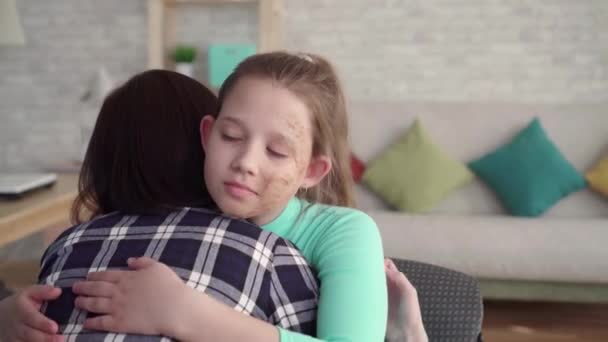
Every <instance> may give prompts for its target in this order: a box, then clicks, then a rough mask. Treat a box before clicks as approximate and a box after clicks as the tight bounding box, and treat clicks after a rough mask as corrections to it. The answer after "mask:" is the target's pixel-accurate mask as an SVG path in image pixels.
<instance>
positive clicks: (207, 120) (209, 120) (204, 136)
mask: <svg viewBox="0 0 608 342" xmlns="http://www.w3.org/2000/svg"><path fill="white" fill-rule="evenodd" d="M214 123H215V118H214V117H213V116H211V115H205V116H204V117H203V119H202V120H201V124H200V131H201V144H202V145H203V151H205V152H207V144H208V143H209V137H211V129H212V128H213V124H214Z"/></svg>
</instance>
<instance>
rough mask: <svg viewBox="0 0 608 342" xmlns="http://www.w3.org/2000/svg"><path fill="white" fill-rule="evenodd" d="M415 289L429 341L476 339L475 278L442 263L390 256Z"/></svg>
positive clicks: (479, 308)
mask: <svg viewBox="0 0 608 342" xmlns="http://www.w3.org/2000/svg"><path fill="white" fill-rule="evenodd" d="M393 260H394V262H395V265H396V266H397V268H398V269H399V270H400V271H401V272H403V273H404V274H405V275H406V277H407V278H408V280H409V281H410V282H411V283H412V285H413V286H414V287H415V288H416V291H417V292H418V299H419V301H420V309H421V312H422V320H423V322H424V327H425V329H426V332H427V334H428V337H429V341H433V342H435V341H450V342H455V341H466V342H472V341H477V340H478V338H479V337H480V334H481V324H482V321H483V303H482V298H481V292H480V290H479V284H478V283H477V280H475V278H473V277H471V276H469V275H466V274H464V273H461V272H457V271H453V270H450V269H447V268H444V267H440V266H435V265H431V264H425V263H421V262H417V261H410V260H403V259H393Z"/></svg>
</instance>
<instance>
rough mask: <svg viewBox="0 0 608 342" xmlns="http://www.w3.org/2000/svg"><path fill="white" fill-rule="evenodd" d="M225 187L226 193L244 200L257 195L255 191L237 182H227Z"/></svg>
mask: <svg viewBox="0 0 608 342" xmlns="http://www.w3.org/2000/svg"><path fill="white" fill-rule="evenodd" d="M224 187H225V188H226V192H228V193H229V194H230V195H232V196H233V197H237V198H243V197H246V196H251V195H256V193H255V191H253V190H251V189H250V188H249V187H247V186H245V185H242V184H240V183H237V182H225V183H224Z"/></svg>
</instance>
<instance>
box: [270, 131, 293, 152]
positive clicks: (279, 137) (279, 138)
mask: <svg viewBox="0 0 608 342" xmlns="http://www.w3.org/2000/svg"><path fill="white" fill-rule="evenodd" d="M271 137H272V141H273V142H274V143H279V144H285V147H287V148H288V149H289V150H290V151H293V150H294V149H295V143H294V141H293V140H292V139H291V138H289V137H288V136H286V135H284V134H282V133H273V134H272V136H271Z"/></svg>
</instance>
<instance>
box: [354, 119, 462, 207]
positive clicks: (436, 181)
mask: <svg viewBox="0 0 608 342" xmlns="http://www.w3.org/2000/svg"><path fill="white" fill-rule="evenodd" d="M472 179H473V174H472V173H471V172H470V171H469V169H468V168H467V167H466V165H464V164H463V163H461V162H458V161H456V160H454V159H452V158H450V157H449V156H448V155H447V154H446V153H444V152H443V151H442V150H441V149H440V148H439V147H438V146H437V145H435V144H434V143H433V142H432V141H431V137H430V136H429V134H428V133H427V132H426V130H425V129H424V128H423V127H422V124H421V123H420V122H419V121H418V120H416V121H415V122H414V123H413V124H412V125H411V127H410V128H409V129H408V131H407V132H406V133H405V134H404V135H403V136H401V137H400V138H399V139H398V141H397V142H395V143H394V144H393V145H391V146H390V147H389V148H388V149H387V150H386V151H385V152H383V153H382V155H380V156H379V157H378V158H377V159H376V160H374V161H372V162H371V163H370V164H369V165H368V167H367V169H366V170H365V173H364V174H363V183H364V184H365V185H367V186H368V187H369V188H370V189H371V190H373V191H374V192H376V193H377V194H378V195H379V196H380V197H382V198H383V199H384V200H385V201H386V202H387V203H388V204H390V205H392V206H394V207H395V208H397V209H399V210H402V211H407V212H412V213H416V212H422V211H426V210H429V209H431V208H432V207H433V206H434V205H435V204H437V202H439V201H440V200H441V199H443V198H444V197H445V196H446V195H447V194H448V193H449V192H450V191H452V190H453V189H455V188H457V187H459V186H461V185H463V184H465V183H468V182H470V181H471V180H472Z"/></svg>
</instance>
